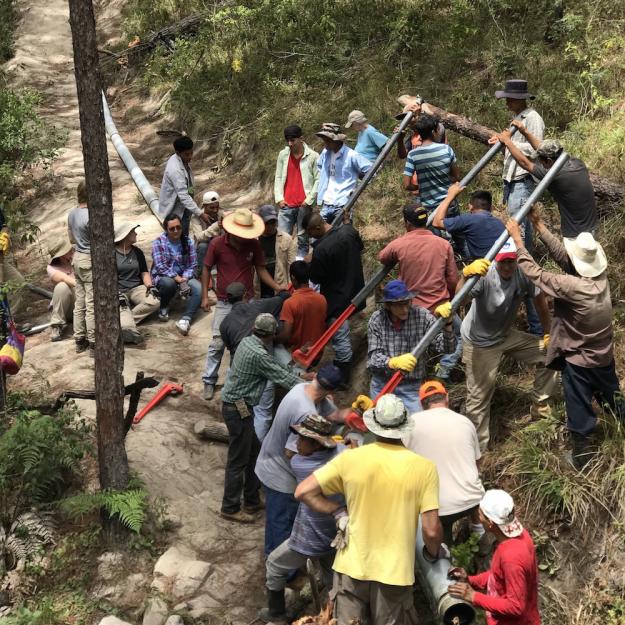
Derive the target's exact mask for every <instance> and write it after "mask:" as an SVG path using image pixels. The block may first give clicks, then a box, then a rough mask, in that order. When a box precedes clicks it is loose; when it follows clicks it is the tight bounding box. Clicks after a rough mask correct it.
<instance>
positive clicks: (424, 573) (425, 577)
mask: <svg viewBox="0 0 625 625" xmlns="http://www.w3.org/2000/svg"><path fill="white" fill-rule="evenodd" d="M423 544H424V543H423V534H422V533H421V518H419V525H418V527H417V548H416V561H417V573H418V574H419V576H420V577H421V580H422V582H424V583H422V584H421V587H422V588H423V589H424V590H425V592H426V593H427V594H428V595H429V598H430V604H431V605H432V607H433V608H434V610H435V611H436V613H437V614H438V616H439V618H440V620H441V623H443V625H470V624H471V623H473V621H474V620H475V609H474V608H473V606H472V605H471V604H470V603H467V602H466V601H464V600H462V599H456V598H455V597H452V596H451V595H450V594H449V592H448V588H449V585H450V584H453V581H451V580H449V579H448V578H447V572H448V571H449V569H450V568H451V562H450V561H449V560H447V559H446V558H440V559H439V560H437V561H436V562H428V561H427V560H426V559H425V558H424V557H423Z"/></svg>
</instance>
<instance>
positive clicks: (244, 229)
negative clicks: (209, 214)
mask: <svg viewBox="0 0 625 625" xmlns="http://www.w3.org/2000/svg"><path fill="white" fill-rule="evenodd" d="M222 226H223V229H224V230H225V231H226V232H228V233H230V234H233V235H234V236H235V237H241V238H242V239H255V238H256V237H259V236H260V235H261V234H262V233H263V232H264V231H265V223H264V222H263V220H262V219H261V217H259V216H258V215H256V214H254V213H253V212H252V211H251V210H250V209H249V208H237V209H236V210H235V211H233V212H231V213H229V214H228V215H226V216H225V217H224V219H223V224H222Z"/></svg>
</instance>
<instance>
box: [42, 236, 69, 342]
mask: <svg viewBox="0 0 625 625" xmlns="http://www.w3.org/2000/svg"><path fill="white" fill-rule="evenodd" d="M73 257H74V246H73V245H72V244H71V243H70V242H69V241H68V240H67V239H59V240H58V241H56V242H55V243H54V245H53V246H52V248H51V249H50V259H51V260H50V263H49V265H48V266H47V268H46V272H47V273H48V276H49V277H50V280H52V282H54V291H53V293H52V302H51V303H50V307H51V309H52V316H51V317H50V327H51V328H52V335H51V337H50V340H51V341H53V342H56V341H60V340H61V339H62V338H63V330H65V327H66V326H67V324H68V323H70V322H71V321H72V318H73V315H74V300H75V295H74V288H75V287H76V279H75V278H74V268H73V267H72V258H73Z"/></svg>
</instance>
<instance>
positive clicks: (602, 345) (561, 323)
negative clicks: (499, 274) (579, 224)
mask: <svg viewBox="0 0 625 625" xmlns="http://www.w3.org/2000/svg"><path fill="white" fill-rule="evenodd" d="M530 219H531V220H532V223H533V225H534V227H535V228H536V231H537V232H538V234H539V236H540V238H541V239H542V241H543V243H544V244H545V245H546V247H547V249H548V250H549V254H550V256H551V258H552V259H553V260H554V261H555V262H556V263H557V264H558V265H559V266H560V267H561V268H562V269H563V270H564V271H565V272H566V273H565V274H560V273H558V274H556V273H552V272H550V271H545V270H544V269H543V268H542V267H541V266H540V265H538V264H537V263H536V261H535V260H534V259H533V258H532V257H531V256H530V254H529V252H528V251H527V250H526V249H525V248H524V247H522V240H521V233H520V230H519V227H518V224H516V222H515V221H513V220H510V221H509V222H508V223H507V224H506V228H507V229H508V232H509V233H510V236H511V237H512V238H513V239H514V241H516V242H517V244H518V245H521V247H520V249H519V250H518V255H519V260H518V262H519V268H520V269H521V271H522V272H523V273H524V274H525V275H526V276H527V277H528V278H529V279H530V280H531V281H532V282H533V283H534V284H535V285H536V286H537V287H539V288H540V289H541V291H543V292H544V293H545V294H547V295H550V296H551V297H553V298H554V306H553V320H552V323H551V330H550V332H549V336H550V340H549V345H548V347H547V356H546V365H547V366H548V367H549V368H551V369H557V370H561V371H562V385H563V387H564V403H565V406H566V424H567V428H568V430H569V432H570V434H571V442H572V444H573V453H572V463H573V465H574V466H575V468H577V469H580V470H581V469H582V468H584V467H585V466H586V464H587V463H588V461H589V460H590V459H591V457H592V452H593V450H592V445H591V439H590V435H591V434H592V431H593V430H594V429H595V425H596V423H597V417H596V415H595V412H594V410H593V407H592V401H593V398H594V397H596V396H597V395H599V396H600V397H601V398H602V400H603V402H605V403H606V404H607V405H608V406H609V408H610V409H611V410H612V411H613V412H614V414H615V415H616V416H617V417H618V418H619V419H621V420H622V419H623V418H625V401H624V400H623V398H622V396H621V394H620V385H619V380H618V377H617V375H616V369H615V365H614V335H613V331H612V300H611V298H610V284H609V282H608V276H607V272H606V269H607V267H608V261H607V258H606V255H605V253H604V251H603V248H602V247H601V245H600V244H599V243H598V242H597V241H596V240H595V238H594V237H593V236H592V234H590V232H582V233H581V234H579V235H578V236H577V237H576V238H575V239H564V240H563V241H560V240H559V239H557V238H556V237H555V236H554V235H553V234H552V233H551V232H549V230H548V229H547V226H546V225H545V223H544V222H543V220H542V219H541V218H540V215H539V214H538V212H537V211H536V210H535V209H533V210H532V211H531V212H530Z"/></svg>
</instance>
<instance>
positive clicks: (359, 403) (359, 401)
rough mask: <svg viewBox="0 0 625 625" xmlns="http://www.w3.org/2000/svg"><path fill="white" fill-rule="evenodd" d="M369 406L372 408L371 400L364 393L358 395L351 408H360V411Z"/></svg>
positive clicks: (367, 408)
mask: <svg viewBox="0 0 625 625" xmlns="http://www.w3.org/2000/svg"><path fill="white" fill-rule="evenodd" d="M369 408H373V401H372V400H371V398H370V397H367V396H366V395H358V397H356V401H354V403H353V404H352V410H360V412H365V410H369Z"/></svg>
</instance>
